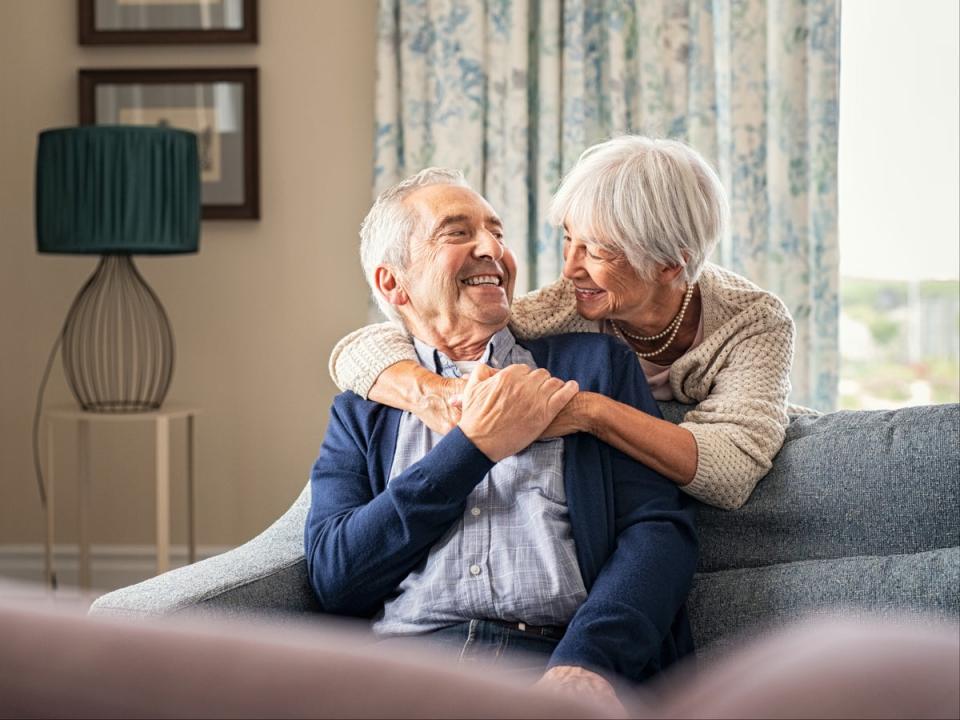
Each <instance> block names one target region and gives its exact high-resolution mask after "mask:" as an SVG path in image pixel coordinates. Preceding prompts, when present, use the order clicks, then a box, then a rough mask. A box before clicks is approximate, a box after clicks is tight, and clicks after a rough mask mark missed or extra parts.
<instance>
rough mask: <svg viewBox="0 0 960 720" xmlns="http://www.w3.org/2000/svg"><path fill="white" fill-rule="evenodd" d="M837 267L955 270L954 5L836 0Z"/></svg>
mask: <svg viewBox="0 0 960 720" xmlns="http://www.w3.org/2000/svg"><path fill="white" fill-rule="evenodd" d="M841 12H842V18H841V28H842V33H841V42H842V51H841V56H840V59H841V71H840V140H839V145H840V148H839V154H840V157H839V178H838V180H839V203H840V212H839V242H840V274H841V275H842V276H846V277H860V278H878V279H880V278H882V279H890V280H920V279H956V278H957V277H958V275H960V39H958V36H960V2H957V0H843V5H842V10H841Z"/></svg>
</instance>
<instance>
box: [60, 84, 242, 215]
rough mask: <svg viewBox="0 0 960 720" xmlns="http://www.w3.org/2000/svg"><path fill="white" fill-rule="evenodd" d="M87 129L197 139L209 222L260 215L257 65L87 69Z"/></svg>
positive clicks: (83, 100)
mask: <svg viewBox="0 0 960 720" xmlns="http://www.w3.org/2000/svg"><path fill="white" fill-rule="evenodd" d="M78 90H79V92H78V97H79V116H80V124H81V125H118V124H119V125H167V126H170V127H176V128H181V129H184V130H190V131H191V132H195V133H196V134H197V138H198V143H199V150H200V163H201V197H202V200H203V208H202V217H203V219H204V220H258V219H259V218H260V143H259V118H258V113H259V111H258V106H259V101H258V95H259V87H258V72H257V68H255V67H206V68H170V69H167V68H142V69H137V68H129V69H128V68H124V69H81V70H80V71H79V73H78Z"/></svg>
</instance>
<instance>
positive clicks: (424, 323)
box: [401, 185, 517, 341]
mask: <svg viewBox="0 0 960 720" xmlns="http://www.w3.org/2000/svg"><path fill="white" fill-rule="evenodd" d="M405 202H406V203H407V205H408V206H409V207H410V208H412V209H413V211H414V212H415V213H417V215H418V216H419V219H420V232H419V233H418V234H417V237H416V238H415V239H413V240H412V241H411V246H410V263H409V267H407V268H406V270H404V271H403V272H402V273H401V276H402V280H401V284H402V285H403V287H404V289H405V290H406V293H407V296H408V298H409V304H408V305H405V306H402V307H403V308H405V310H402V312H405V313H406V314H407V322H408V324H410V325H411V328H410V329H411V330H412V331H414V333H415V334H416V327H415V326H417V325H419V326H420V327H421V328H429V329H430V330H432V331H433V332H434V333H436V334H437V335H439V336H441V337H444V338H446V339H448V340H451V341H453V340H454V339H455V338H456V337H459V336H464V337H466V336H474V337H475V336H477V335H478V334H481V335H485V336H487V337H489V336H490V335H493V333H495V332H497V331H498V330H501V329H502V328H504V327H506V325H507V321H508V319H509V316H510V303H511V302H512V300H513V286H514V281H515V279H516V273H517V264H516V259H515V258H514V257H513V253H511V252H510V250H509V249H508V248H507V247H506V246H505V245H504V244H503V225H502V223H501V222H500V218H499V217H497V214H496V213H495V212H494V211H493V208H491V207H490V205H489V203H487V201H486V200H484V199H483V198H482V197H480V196H479V195H478V194H477V193H475V192H473V190H470V189H469V188H465V187H461V186H457V185H428V186H426V187H423V188H420V189H418V190H416V191H415V192H413V193H412V194H411V195H409V196H408V197H407V198H406V200H405ZM424 339H425V338H424Z"/></svg>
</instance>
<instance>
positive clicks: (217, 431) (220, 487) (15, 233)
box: [0, 0, 376, 545]
mask: <svg viewBox="0 0 960 720" xmlns="http://www.w3.org/2000/svg"><path fill="white" fill-rule="evenodd" d="M76 5H77V3H76V2H75V0H3V1H2V2H0V59H2V68H3V69H2V71H0V128H2V132H0V544H3V543H39V542H42V538H43V518H42V514H41V512H40V507H39V502H38V499H37V493H36V489H35V484H34V478H33V468H32V460H31V452H30V423H31V417H32V413H33V404H34V401H35V394H36V390H37V386H38V384H39V382H40V376H41V372H42V369H43V364H44V362H45V361H46V357H47V353H48V352H49V348H50V346H51V343H52V342H53V340H54V336H55V335H56V333H57V331H58V329H59V326H60V323H61V322H62V321H63V318H64V316H65V314H66V311H67V308H68V307H69V304H70V302H71V300H72V298H73V296H74V294H75V293H76V292H77V290H78V289H79V287H80V286H81V284H82V283H83V281H84V279H85V278H86V277H87V276H88V275H89V274H90V272H91V271H92V270H93V268H94V266H95V262H96V261H95V260H94V259H91V258H83V257H75V256H39V255H37V254H36V252H35V250H34V228H33V216H32V213H33V175H34V168H33V163H34V153H35V147H36V136H37V132H38V131H39V130H41V129H43V128H47V127H53V126H62V125H72V124H75V123H76V112H77V110H76V105H77V101H76V89H75V87H76V73H77V69H78V68H80V67H148V66H156V67H165V66H180V67H190V66H217V65H224V66H228V65H256V66H259V68H260V123H261V132H260V143H261V145H260V147H261V179H260V182H261V189H262V217H263V219H262V220H260V221H245V222H238V221H231V222H227V221H219V222H205V223H204V226H203V235H202V240H201V250H200V253H199V255H193V256H175V257H170V258H156V259H149V258H144V259H139V260H138V261H137V262H138V266H139V267H140V269H141V271H142V272H143V274H144V275H145V276H146V278H147V280H148V282H149V283H150V284H151V285H152V286H153V288H154V289H155V290H156V291H157V293H158V294H159V296H160V298H161V299H162V300H163V302H164V304H165V306H166V309H167V312H168V314H169V315H170V319H171V322H172V324H173V328H174V335H175V337H176V345H177V365H176V370H175V374H174V379H173V384H172V386H171V389H170V394H169V396H168V402H180V403H190V404H196V405H198V406H200V407H201V408H202V409H203V414H202V416H201V417H200V419H199V420H198V425H197V433H198V446H197V499H198V516H197V519H198V539H199V542H200V543H201V544H214V545H219V544H238V543H240V542H243V541H244V540H246V539H248V538H250V537H252V536H253V535H254V534H256V533H257V532H259V531H260V530H261V529H263V528H264V527H265V526H266V525H267V524H269V523H270V522H272V521H273V520H274V519H275V518H276V517H277V516H278V515H279V514H280V513H281V512H282V511H283V510H284V509H285V508H286V507H287V506H288V505H289V503H290V501H291V500H292V499H293V498H294V497H295V496H296V495H297V493H298V492H299V490H300V489H301V488H302V487H303V484H304V483H305V481H306V479H307V475H308V472H309V469H310V466H311V463H312V462H313V460H314V458H315V456H316V452H317V449H318V447H319V444H320V440H321V438H322V434H323V430H324V427H325V425H326V414H327V408H328V406H329V403H330V400H331V398H332V397H333V394H334V387H333V385H332V383H331V382H330V380H329V378H328V375H327V372H326V367H325V366H326V359H327V356H328V353H329V351H330V349H331V347H332V346H333V344H334V342H335V341H336V339H337V338H339V337H340V336H341V335H342V334H343V333H344V332H346V331H347V330H349V329H351V328H353V327H356V326H357V325H359V324H361V323H362V322H363V320H364V317H365V302H366V301H365V298H366V288H365V285H364V283H363V277H362V274H361V272H360V267H359V262H358V260H357V228H358V226H359V222H360V220H361V218H362V217H363V214H364V213H365V211H366V209H367V207H368V206H369V199H370V185H371V157H372V138H373V130H372V127H373V121H372V116H373V84H374V33H375V15H376V3H375V2H374V0H350V1H349V2H339V1H336V0H261V3H260V6H261V7H260V44H259V45H257V46H243V45H236V46H219V47H217V46H211V47H100V48H89V47H80V46H78V45H77V42H76V12H77V11H76ZM65 402H72V396H71V395H70V393H69V390H68V389H67V387H66V385H65V383H64V380H63V372H62V369H61V366H60V364H59V362H58V364H57V365H56V366H55V369H54V373H53V376H52V381H51V383H50V386H49V389H48V392H47V400H46V404H48V405H51V404H57V403H65ZM59 437H60V440H59V444H58V448H59V449H58V452H57V465H58V472H60V473H62V474H61V475H60V479H61V480H62V482H61V483H60V485H59V486H58V493H57V500H58V510H59V511H62V512H61V513H60V517H59V518H58V526H57V532H58V540H59V539H64V540H68V539H70V538H72V537H73V536H74V532H75V524H74V517H73V498H74V497H75V495H74V492H73V483H72V482H71V481H72V479H73V475H72V472H71V470H72V467H71V466H72V464H73V453H74V444H73V442H72V440H73V433H72V432H71V430H70V428H69V427H68V426H63V428H62V431H61V435H60V436H59ZM93 444H94V450H93V456H92V469H93V476H94V482H95V488H94V495H93V503H94V508H95V513H94V516H93V526H92V539H93V542H95V543H131V544H135V543H147V542H150V541H151V538H152V533H153V523H152V515H151V512H152V504H151V502H152V500H151V492H152V484H151V483H152V480H151V477H150V472H151V468H152V465H151V453H152V445H151V435H150V430H149V428H148V427H147V426H143V427H141V428H132V429H129V428H128V429H124V430H123V431H121V430H119V429H117V428H113V429H110V430H107V431H102V430H97V429H96V428H95V429H94V432H93ZM175 451H176V453H175V458H174V469H175V475H174V479H175V480H176V481H177V482H178V483H179V482H180V481H182V479H183V473H182V471H181V470H180V469H179V466H180V463H181V462H182V459H183V443H182V441H179V440H178V441H177V443H175ZM173 500H174V508H175V510H176V511H177V512H178V514H180V515H181V516H182V503H183V492H182V490H176V491H175V492H174V496H173ZM183 528H184V524H183V522H182V517H180V518H178V520H177V523H176V525H175V532H174V537H173V541H174V542H175V543H176V542H183V541H184V530H183Z"/></svg>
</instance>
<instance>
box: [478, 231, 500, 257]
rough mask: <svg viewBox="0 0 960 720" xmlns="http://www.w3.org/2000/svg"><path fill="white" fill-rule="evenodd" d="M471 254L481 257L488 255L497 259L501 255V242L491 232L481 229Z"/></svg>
mask: <svg viewBox="0 0 960 720" xmlns="http://www.w3.org/2000/svg"><path fill="white" fill-rule="evenodd" d="M473 254H474V255H476V256H477V257H481V258H483V257H488V258H491V259H493V260H499V259H500V258H502V257H503V243H501V242H500V241H499V240H498V239H497V238H496V237H495V236H494V234H493V233H491V232H488V231H486V230H481V231H480V234H479V237H478V238H477V245H476V247H475V248H474V251H473Z"/></svg>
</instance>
